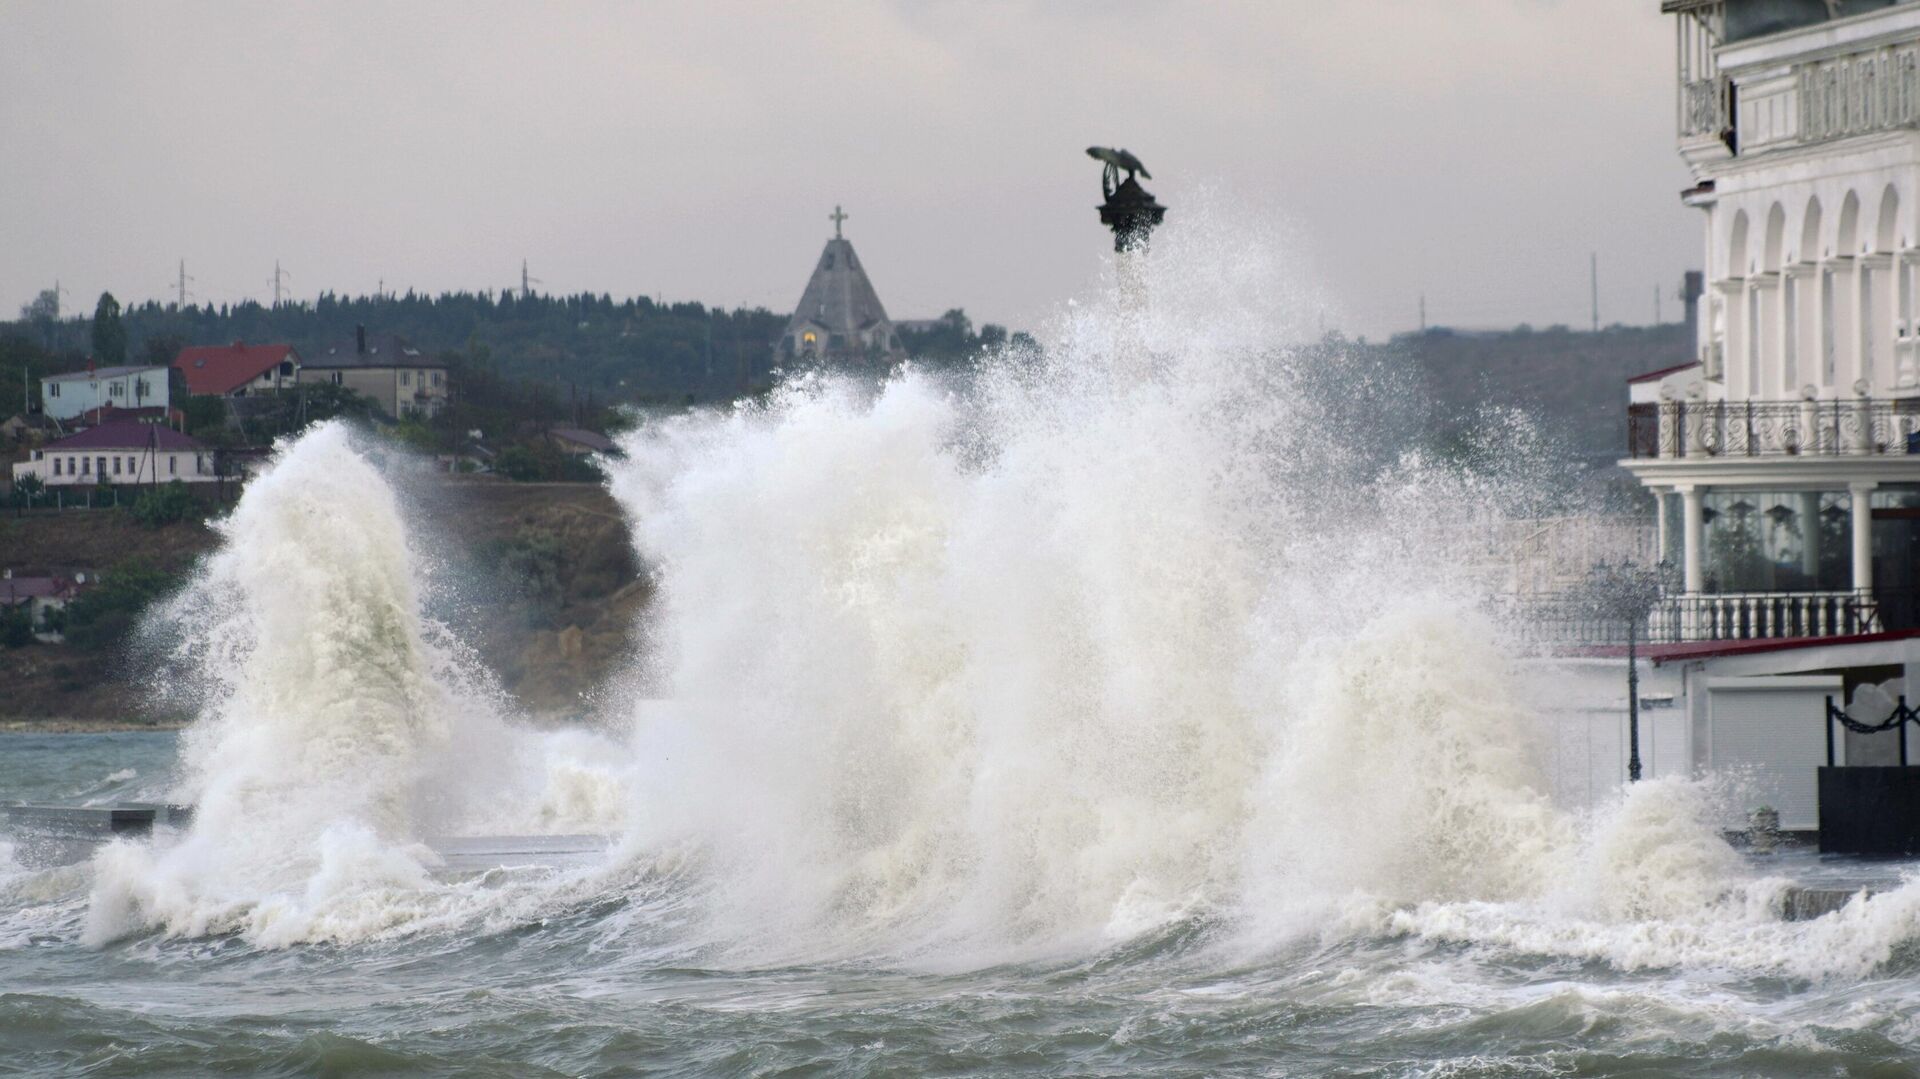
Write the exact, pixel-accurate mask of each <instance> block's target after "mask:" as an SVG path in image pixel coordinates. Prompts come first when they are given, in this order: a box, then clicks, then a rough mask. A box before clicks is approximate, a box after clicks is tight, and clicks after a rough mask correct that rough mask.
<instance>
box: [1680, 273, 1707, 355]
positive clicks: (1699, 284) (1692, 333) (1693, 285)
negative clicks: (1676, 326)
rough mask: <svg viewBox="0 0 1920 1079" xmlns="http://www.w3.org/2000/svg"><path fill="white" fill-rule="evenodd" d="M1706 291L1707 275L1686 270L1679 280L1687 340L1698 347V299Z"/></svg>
mask: <svg viewBox="0 0 1920 1079" xmlns="http://www.w3.org/2000/svg"><path fill="white" fill-rule="evenodd" d="M1706 291H1707V275H1706V274H1704V273H1701V272H1700V271H1699V270H1688V271H1687V272H1686V276H1684V277H1682V278H1681V279H1680V302H1681V303H1683V304H1685V305H1686V311H1687V340H1688V341H1689V342H1690V343H1693V344H1694V345H1695V347H1698V344H1699V341H1700V297H1701V296H1702V295H1704V294H1705V293H1706Z"/></svg>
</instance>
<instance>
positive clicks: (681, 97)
mask: <svg viewBox="0 0 1920 1079" xmlns="http://www.w3.org/2000/svg"><path fill="white" fill-rule="evenodd" d="M1658 6H1659V5H1658V3H1657V2H1656V0H1445V2H1444V3H1442V2H1437V0H1343V2H1336V3H1329V2H1326V0H1256V2H1248V3H1239V4H1235V3H1205V4H1203V3H1192V2H1186V0H1182V2H1179V3H1174V2H1167V3H1147V2H1136V0H1095V2H1086V3H1066V2H1060V3H1018V2H1004V3H988V2H979V3H973V2H957V0H955V2H929V3H910V2H885V0H834V2H833V3H831V4H829V3H824V2H821V3H805V4H790V3H783V4H774V3H761V4H743V3H729V2H715V0H703V2H701V3H698V4H690V3H675V4H667V3H659V4H649V3H618V4H615V3H605V4H602V3H568V4H539V5H535V4H531V3H512V4H507V3H484V2H471V0H461V2H459V3H453V2H443V3H388V2H384V0H383V2H379V3H347V2H337V0H335V2H328V3H325V4H319V3H312V4H303V3H274V4H255V3H223V4H172V3H138V4H101V3H89V2H74V0H45V2H39V0H0V315H3V316H4V317H11V316H12V315H13V313H14V312H16V311H17V310H18V308H19V305H20V304H22V303H25V302H26V301H27V300H29V299H31V298H32V296H33V295H34V293H35V292H36V291H37V290H39V289H41V288H44V287H47V286H48V285H50V284H51V283H52V281H53V280H54V279H55V278H58V279H59V281H60V283H61V284H62V286H63V287H65V288H66V289H67V290H69V294H68V296H67V297H66V299H65V302H66V303H67V304H68V305H69V307H70V308H78V307H84V308H86V309H88V310H91V307H92V304H93V301H94V299H95V298H96V297H97V296H98V294H99V293H100V291H101V290H102V289H110V290H112V291H113V292H114V294H115V295H116V296H119V297H120V298H121V299H122V300H123V301H125V300H143V299H148V298H163V297H166V296H170V295H171V294H172V281H173V277H174V273H175V268H176V264H177V262H178V261H179V260H180V259H182V258H184V259H185V260H186V265H187V272H188V273H189V274H191V275H192V276H193V277H194V279H195V280H194V281H193V282H192V283H191V285H190V289H191V293H192V296H193V297H194V298H197V299H198V300H200V301H208V300H211V301H213V302H216V303H232V302H236V301H238V300H241V299H244V298H248V297H252V298H255V299H265V298H266V297H268V296H269V295H270V289H271V287H270V283H269V279H270V277H271V275H272V272H273V266H274V261H275V260H276V259H278V260H279V261H280V262H281V264H282V265H283V266H284V267H286V269H287V270H288V271H290V272H291V274H292V275H293V276H292V277H291V279H290V282H289V286H290V288H291V290H292V292H293V294H294V295H295V296H298V297H311V296H313V295H314V294H315V293H317V292H319V291H321V290H323V289H328V290H333V291H336V292H353V293H358V292H370V291H372V290H373V289H374V288H375V287H376V285H377V283H378V282H380V281H381V280H384V281H385V284H386V287H387V288H388V289H390V290H405V289H407V288H413V289H416V290H420V291H424V292H439V291H443V290H455V289H480V288H499V287H501V286H504V285H508V284H517V283H518V280H519V273H520V261H521V259H522V258H525V259H527V260H528V262H529V264H530V265H531V267H532V271H533V274H534V276H535V277H538V278H540V279H541V280H542V281H544V285H543V286H542V287H543V288H545V289H546V290H548V291H552V292H578V291H582V290H591V291H594V292H610V293H613V294H614V295H616V296H624V295H630V294H636V293H646V294H657V295H661V296H664V297H665V298H667V299H669V300H676V299H686V300H700V301H703V302H706V303H717V304H722V305H727V306H732V305H736V304H751V305H765V306H767V307H770V308H773V309H775V310H780V311H785V310H789V309H791V307H792V306H793V304H794V302H795V301H796V299H797V298H798V297H799V294H800V291H801V288H802V286H803V285H804V284H805V279H806V276H807V274H808V272H809V270H810V269H811V267H812V263H813V260H814V259H815V258H816V256H817V255H818V252H819V247H820V244H821V243H822V241H824V240H825V239H826V238H827V237H828V236H829V235H831V231H832V226H831V225H830V224H829V223H828V221H827V214H828V212H829V211H831V210H832V208H833V206H834V204H835V203H842V204H844V205H845V206H846V208H847V211H848V212H849V213H850V214H851V215H852V216H851V217H850V218H849V220H848V221H847V225H846V229H847V235H848V237H849V238H850V239H852V240H853V241H854V243H855V244H856V246H857V247H858V248H859V250H860V252H861V255H862V259H863V261H864V262H865V264H866V266H867V268H868V270H869V272H870V273H871V274H872V275H873V277H874V280H875V284H876V286H877V287H878V289H879V291H880V295H881V298H882V300H883V301H884V302H885V303H886V305H887V308H888V311H889V313H890V314H892V315H893V316H894V317H896V318H914V317H931V316H934V315H938V314H939V313H940V312H941V311H943V310H945V309H947V308H949V307H956V306H959V307H965V308H966V309H967V311H968V312H969V313H970V314H972V315H973V316H974V317H975V319H976V321H999V322H1004V323H1010V324H1012V325H1013V326H1014V327H1015V328H1019V327H1021V326H1023V325H1026V324H1029V323H1032V322H1035V321H1037V320H1040V319H1042V318H1043V317H1044V316H1045V314H1046V312H1047V311H1049V310H1051V309H1052V308H1054V307H1055V306H1056V305H1057V304H1059V303H1060V302H1062V301H1064V300H1065V299H1066V298H1067V297H1069V296H1071V295H1073V294H1074V293H1076V292H1079V291H1082V290H1084V289H1085V288H1087V287H1088V285H1089V283H1090V282H1091V281H1092V280H1094V279H1095V277H1096V275H1097V274H1098V273H1099V270H1100V260H1101V259H1102V258H1103V257H1106V256H1107V254H1108V253H1109V248H1110V244H1109V243H1107V242H1106V241H1105V238H1104V236H1103V234H1102V233H1101V232H1100V229H1099V226H1098V223H1097V220H1096V217H1095V214H1094V211H1093V204H1094V203H1095V202H1097V201H1098V198H1099V191H1098V188H1099V166H1098V165H1097V164H1096V163H1094V162H1092V161H1090V160H1088V159H1087V158H1086V157H1085V156H1084V154H1083V153H1082V151H1083V148H1084V147H1086V146H1087V145H1088V144H1090V143H1102V144H1110V145H1119V146H1125V147H1128V148H1130V149H1132V150H1133V151H1134V152H1135V153H1137V154H1139V155H1140V157H1142V158H1143V159H1144V160H1145V161H1146V162H1147V164H1148V167H1149V168H1150V169H1152V170H1153V173H1154V177H1155V181H1154V182H1153V183H1151V184H1149V187H1151V188H1152V189H1153V190H1154V192H1155V193H1156V194H1157V195H1158V196H1159V197H1160V199H1161V201H1163V202H1166V203H1168V204H1169V205H1171V206H1172V207H1173V209H1172V213H1171V215H1170V218H1169V226H1168V227H1175V226H1176V225H1177V223H1178V221H1179V214H1180V213H1181V209H1182V207H1183V205H1186V206H1191V205H1192V204H1193V202H1194V199H1195V198H1197V197H1198V195H1197V194H1196V193H1197V192H1198V191H1201V190H1205V191H1208V192H1210V193H1211V194H1210V196H1209V197H1210V198H1211V200H1212V201H1213V203H1214V204H1215V205H1225V206H1228V207H1231V208H1232V211H1233V212H1234V213H1241V214H1245V215H1246V216H1247V217H1248V218H1249V219H1250V220H1256V219H1257V220H1260V221H1262V222H1264V223H1266V224H1267V225H1269V226H1271V225H1274V224H1278V225H1281V226H1283V228H1284V230H1285V231H1288V232H1289V233H1290V234H1292V235H1295V236H1297V237H1298V239H1299V248H1300V250H1299V251H1298V252H1297V255H1298V258H1299V259H1300V260H1301V264H1302V265H1303V266H1304V267H1308V268H1310V272H1311V273H1312V275H1313V276H1314V277H1315V278H1316V279H1317V280H1318V281H1320V282H1321V283H1322V286H1323V288H1324V291H1325V293H1326V295H1327V296H1329V297H1330V298H1331V300H1332V302H1333V303H1334V304H1335V305H1336V308H1337V313H1336V314H1335V315H1332V316H1330V318H1329V323H1330V324H1334V325H1339V326H1341V327H1342V328H1344V329H1346V330H1347V331H1348V332H1349V333H1365V334H1369V335H1376V336H1377V335H1381V334H1384V333H1387V332H1390V331H1394V330H1400V329H1407V328H1411V327H1412V326H1413V325H1414V324H1415V323H1416V320H1417V318H1418V307H1417V305H1418V299H1419V296H1420V295H1421V294H1422V293H1425V295H1426V297H1427V309H1428V317H1429V319H1430V320H1431V321H1433V322H1435V323H1445V324H1453V325H1462V326H1492V325H1511V324H1513V323H1516V322H1521V321H1528V322H1532V323H1534V324H1536V325H1546V324H1550V323H1554V322H1565V323H1569V324H1572V325H1576V326H1578V325H1584V324H1585V323H1586V322H1587V319H1588V276H1587V275H1588V265H1587V259H1588V252H1589V251H1596V250H1597V251H1598V253H1599V259H1600V305H1601V317H1602V319H1603V320H1604V321H1607V322H1614V321H1620V322H1629V323H1645V322H1649V321H1651V320H1652V317H1653V293H1654V289H1655V286H1659V287H1661V288H1662V289H1663V290H1664V291H1665V293H1666V295H1667V296H1668V297H1669V299H1668V301H1667V304H1666V308H1665V313H1666V315H1667V317H1668V318H1669V319H1672V318H1674V317H1675V314H1676V311H1677V309H1678V303H1677V301H1673V300H1672V299H1671V297H1672V295H1673V292H1674V290H1675V288H1676V286H1677V284H1678V282H1679V279H1680V274H1681V272H1682V271H1683V270H1685V269H1687V268H1689V267H1692V266H1695V265H1697V263H1698V260H1699V256H1698V253H1697V248H1698V247H1699V244H1700V240H1699V223H1698V221H1697V220H1696V217H1695V214H1694V213H1693V212H1692V211H1687V210H1685V209H1684V208H1682V207H1681V206H1680V203H1679V201H1678V198H1677V194H1678V192H1679V190H1680V189H1681V188H1682V187H1684V186H1686V185H1687V182H1688V180H1687V176H1686V173H1685V171H1684V169H1683V168H1682V166H1681V164H1680V162H1679V159H1678V158H1677V156H1676V155H1675V153H1674V149H1673V143H1674V138H1673V117H1674V105H1673V101H1674V89H1673V70H1672V64H1673V29H1672V26H1671V24H1670V22H1669V21H1668V20H1669V19H1670V18H1671V17H1670V16H1668V17H1662V16H1660V15H1659V14H1658ZM1290 254H1293V253H1291V252H1290Z"/></svg>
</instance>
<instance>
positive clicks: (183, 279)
mask: <svg viewBox="0 0 1920 1079" xmlns="http://www.w3.org/2000/svg"><path fill="white" fill-rule="evenodd" d="M192 280H194V278H191V277H188V276H187V260H186V259H181V260H180V281H179V289H180V294H179V295H180V301H179V303H180V306H181V307H185V306H187V282H189V281H192Z"/></svg>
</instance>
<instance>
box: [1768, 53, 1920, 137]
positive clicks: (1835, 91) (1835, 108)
mask: <svg viewBox="0 0 1920 1079" xmlns="http://www.w3.org/2000/svg"><path fill="white" fill-rule="evenodd" d="M1793 73H1794V77H1795V80H1796V82H1797V83H1798V89H1799V94H1800V140H1801V141H1802V142H1811V141H1813V140H1816V139H1831V138H1838V137H1840V136H1842V135H1858V134H1861V133H1863V132H1868V131H1881V130H1885V129H1887V128H1892V127H1904V126H1908V125H1911V124H1914V123H1916V122H1920V46H1917V45H1913V44H1903V45H1895V46H1889V47H1885V48H1877V49H1870V50H1867V51H1864V52H1857V53H1851V54H1849V55H1846V56H1837V57H1834V58H1832V59H1828V60H1820V61H1816V62H1812V63H1805V64H1795V65H1794V68H1793Z"/></svg>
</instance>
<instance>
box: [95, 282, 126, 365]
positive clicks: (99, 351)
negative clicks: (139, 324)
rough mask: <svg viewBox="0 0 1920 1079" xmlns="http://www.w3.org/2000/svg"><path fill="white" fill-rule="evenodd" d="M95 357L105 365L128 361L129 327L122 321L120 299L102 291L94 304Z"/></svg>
mask: <svg viewBox="0 0 1920 1079" xmlns="http://www.w3.org/2000/svg"><path fill="white" fill-rule="evenodd" d="M93 358H94V359H95V360H98V361H99V362H100V365H101V366H103V367H117V366H119V365H121V364H124V363H126V362H127V327H126V326H125V325H124V324H123V323H121V321H120V301H119V300H116V299H114V298H113V293H111V292H102V293H101V294H100V302H99V303H97V304H95V305H94V306H93Z"/></svg>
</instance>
